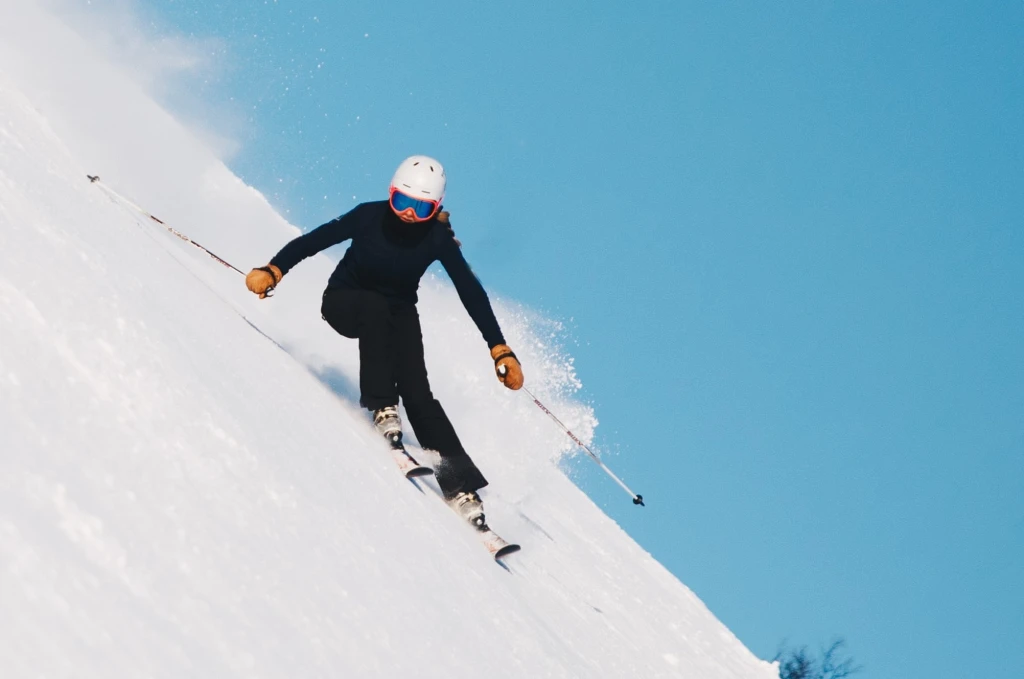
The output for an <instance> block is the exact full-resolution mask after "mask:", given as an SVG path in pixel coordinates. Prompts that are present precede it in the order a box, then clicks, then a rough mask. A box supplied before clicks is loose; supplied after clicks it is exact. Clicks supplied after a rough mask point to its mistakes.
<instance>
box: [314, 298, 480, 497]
mask: <svg viewBox="0 0 1024 679" xmlns="http://www.w3.org/2000/svg"><path fill="white" fill-rule="evenodd" d="M321 313H322V314H323V317H324V320H325V321H327V322H328V323H329V324H330V326H331V327H332V328H334V329H335V330H336V331H337V332H338V333H339V334H341V335H344V336H345V337H349V338H352V339H358V340H359V391H360V398H359V402H360V404H361V405H362V406H363V407H364V408H367V409H369V410H378V409H380V408H383V407H385V406H392V405H398V399H399V397H401V399H402V403H403V404H404V405H405V412H406V414H407V415H408V417H409V424H410V425H412V429H413V431H414V432H415V433H416V438H417V439H418V440H419V442H420V445H421V446H422V447H423V448H426V449H429V450H435V451H437V453H438V454H439V455H440V457H441V463H440V464H439V465H438V468H437V469H436V470H435V471H434V475H435V478H436V479H437V483H438V485H439V486H440V487H441V491H442V492H443V493H444V495H445V497H446V498H452V497H454V496H455V495H457V494H458V493H460V492H463V491H466V492H469V491H476V490H479V489H480V488H483V487H484V486H486V485H487V479H485V478H484V476H483V474H481V473H480V470H479V469H477V467H476V465H475V464H474V463H473V461H472V460H471V459H470V457H469V455H468V454H467V453H466V450H465V449H464V448H463V447H462V443H461V442H460V441H459V437H458V435H457V434H456V433H455V428H454V427H453V426H452V423H451V421H450V420H449V419H448V415H446V414H445V412H444V409H443V408H442V407H441V404H440V403H439V402H438V401H437V399H435V398H434V394H433V393H432V392H431V391H430V382H429V381H428V380H427V365H426V363H425V361H424V358H423V332H422V330H421V328H420V316H419V313H418V312H417V310H416V305H415V304H410V303H409V302H402V301H395V300H389V299H388V298H387V297H385V296H384V295H381V294H380V293H377V292H371V291H369V290H349V289H341V288H328V289H327V290H326V291H325V292H324V298H323V306H322V307H321Z"/></svg>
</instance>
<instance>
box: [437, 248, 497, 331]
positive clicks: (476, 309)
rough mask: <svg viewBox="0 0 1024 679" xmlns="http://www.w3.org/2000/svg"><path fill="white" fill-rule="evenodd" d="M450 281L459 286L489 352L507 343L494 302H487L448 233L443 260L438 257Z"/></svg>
mask: <svg viewBox="0 0 1024 679" xmlns="http://www.w3.org/2000/svg"><path fill="white" fill-rule="evenodd" d="M438 259H440V261H441V265H442V266H443V267H444V270H445V271H447V272H448V277H449V278H451V279H452V283H454V284H455V290H456V292H458V293H459V299H461V300H462V305H463V306H464V307H466V311H468V312H469V316H470V318H472V319H473V322H474V323H476V327H477V328H479V329H480V334H482V335H483V336H484V340H485V341H486V342H487V347H488V348H493V347H495V346H497V345H499V344H504V343H505V337H504V336H503V335H502V334H501V327H500V326H499V325H498V319H497V318H495V317H494V309H492V308H491V300H490V299H488V298H487V293H486V292H485V291H484V286H483V285H481V284H480V281H479V279H477V277H476V276H475V275H474V274H473V270H472V269H470V268H469V263H468V262H466V258H465V257H463V256H462V250H461V248H459V246H458V244H456V242H455V237H454V236H453V235H451V233H450V232H449V233H445V234H444V235H443V237H442V242H441V256H440V257H438Z"/></svg>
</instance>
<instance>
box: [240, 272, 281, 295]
mask: <svg viewBox="0 0 1024 679" xmlns="http://www.w3.org/2000/svg"><path fill="white" fill-rule="evenodd" d="M282 278H284V274H283V273H281V270H280V269H278V268H277V267H276V266H274V265H273V264H267V265H266V266H261V267H260V268H258V269H253V270H252V271H250V272H249V275H248V276H246V277H245V287H247V288H249V290H251V291H252V292H255V293H256V294H257V295H259V296H260V299H263V298H264V297H269V296H270V293H271V292H273V290H274V288H275V287H276V286H277V284H278V283H280V282H281V279H282Z"/></svg>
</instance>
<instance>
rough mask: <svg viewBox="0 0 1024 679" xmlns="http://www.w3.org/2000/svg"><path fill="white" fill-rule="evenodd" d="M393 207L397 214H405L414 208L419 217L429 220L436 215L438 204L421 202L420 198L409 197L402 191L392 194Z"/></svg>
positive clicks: (429, 201)
mask: <svg viewBox="0 0 1024 679" xmlns="http://www.w3.org/2000/svg"><path fill="white" fill-rule="evenodd" d="M391 207H393V208H394V209H395V212H404V211H405V210H408V209H409V208H412V211H413V212H414V213H416V216H417V217H419V218H420V219H427V218H429V217H430V216H431V215H432V214H434V210H435V209H436V208H437V203H436V202H434V201H432V200H420V199H419V198H413V197H411V196H407V195H405V194H404V193H402V192H401V191H395V192H394V193H392V194H391Z"/></svg>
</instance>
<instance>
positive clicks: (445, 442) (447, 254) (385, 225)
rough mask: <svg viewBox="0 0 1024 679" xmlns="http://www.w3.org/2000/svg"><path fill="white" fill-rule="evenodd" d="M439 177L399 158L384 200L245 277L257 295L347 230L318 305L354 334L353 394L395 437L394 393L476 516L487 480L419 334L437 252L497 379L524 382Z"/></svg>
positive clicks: (455, 493) (450, 488) (462, 510)
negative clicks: (435, 382) (446, 207)
mask: <svg viewBox="0 0 1024 679" xmlns="http://www.w3.org/2000/svg"><path fill="white" fill-rule="evenodd" d="M445 185H446V177H445V172H444V168H443V167H442V166H441V163H439V162H438V161H436V160H434V159H433V158H429V157H427V156H412V157H410V158H407V159H406V160H404V161H403V162H402V164H401V165H399V166H398V170H397V171H396V172H395V176H394V178H393V179H392V180H391V188H390V197H389V199H388V200H381V201H373V202H368V203H362V204H360V205H357V206H356V207H355V208H353V209H352V210H351V211H350V212H348V213H346V214H344V215H342V216H340V217H338V218H337V219H334V220H332V221H330V222H327V223H326V224H324V225H322V226H320V227H318V228H317V229H314V230H313V231H310V232H309V233H307V234H305V235H303V236H299V237H298V238H296V239H295V240H293V241H291V242H290V243H288V244H287V245H285V246H284V247H283V248H282V249H281V251H280V252H278V253H277V255H275V256H274V258H273V259H271V260H270V263H269V264H268V265H267V266H264V267H259V268H257V269H253V270H252V271H251V272H250V273H249V275H248V276H246V279H245V284H246V286H247V287H248V288H249V290H251V291H252V292H254V293H256V294H258V295H259V296H260V298H261V299H262V298H264V297H266V296H267V293H269V292H270V291H272V290H273V289H274V287H275V286H277V285H278V283H280V282H281V279H282V277H284V275H285V274H287V273H288V271H289V270H291V268H292V267H293V266H295V265H296V264H298V263H299V262H300V261H302V260H303V259H305V258H307V257H310V256H312V255H314V254H316V253H318V252H320V251H321V250H324V249H326V248H329V247H331V246H332V245H336V244H337V243H340V242H342V241H345V240H351V241H352V243H351V244H350V245H349V248H348V251H347V252H346V253H345V256H344V257H343V258H342V260H341V262H340V263H339V264H338V266H337V268H336V269H335V270H334V273H333V274H331V277H330V280H329V281H328V283H327V289H326V290H325V291H324V293H323V304H322V307H321V313H322V315H323V318H324V320H325V321H327V323H329V324H330V326H331V327H332V328H334V330H336V331H337V332H338V333H339V334H341V335H343V336H345V337H349V338H352V339H358V340H359V390H360V404H361V405H362V406H363V407H364V408H367V409H368V410H370V411H372V412H373V422H374V425H375V427H376V429H377V431H378V432H380V433H381V434H382V435H384V436H385V437H386V438H388V439H389V440H394V441H400V440H401V435H402V423H401V420H400V418H399V414H398V399H399V397H401V399H402V402H403V403H404V404H405V410H406V413H407V414H408V416H409V422H410V424H411V425H412V428H413V431H414V432H415V433H416V437H417V438H418V439H419V442H420V444H421V445H422V446H423V447H424V448H425V449H430V450H434V451H436V452H437V453H438V455H439V456H440V458H441V462H440V464H439V465H438V466H437V469H436V470H435V478H436V479H437V483H438V485H439V486H440V487H441V491H442V493H443V494H444V498H445V500H446V501H448V503H449V504H450V505H451V506H452V508H453V509H455V510H456V512H458V513H459V514H460V515H461V516H462V517H463V518H465V519H466V520H468V521H469V522H471V523H474V524H478V525H479V524H483V505H482V503H481V501H480V496H479V495H477V492H476V491H478V490H479V489H481V488H483V487H484V486H486V485H487V480H486V479H485V478H484V476H483V474H481V473H480V470H479V469H478V468H477V466H476V465H475V464H474V463H473V461H472V460H471V459H470V457H469V455H468V454H467V453H466V451H465V449H464V448H463V447H462V443H460V442H459V437H458V436H457V435H456V433H455V429H454V428H453V427H452V424H451V422H450V421H449V420H448V416H447V415H446V414H445V412H444V409H443V408H442V407H441V404H440V403H439V402H438V401H437V400H436V399H435V398H434V395H433V394H432V393H431V391H430V384H429V382H428V381H427V368H426V364H425V362H424V358H423V336H422V332H421V330H420V319H419V313H418V312H417V310H416V302H417V299H418V298H417V295H416V291H417V289H418V288H419V281H420V278H422V276H423V274H424V273H426V270H427V268H428V267H429V266H430V265H431V264H432V263H433V262H435V261H438V260H440V262H441V264H442V265H443V266H444V268H445V271H447V272H448V276H449V277H450V278H451V280H452V283H454V284H455V289H456V291H457V292H458V293H459V298H460V299H461V300H462V304H463V305H464V306H465V307H466V311H468V312H469V315H470V316H471V317H472V319H473V321H474V322H475V323H476V326H477V328H479V330H480V333H481V334H482V335H483V337H484V340H486V342H487V346H488V347H490V350H491V358H493V359H494V369H495V372H496V373H497V376H498V379H499V380H500V381H501V382H502V383H503V384H504V385H505V386H506V387H508V388H509V389H519V388H521V387H522V386H523V373H522V368H521V367H520V365H519V360H518V359H517V358H516V355H515V354H514V353H513V352H512V350H511V349H510V348H509V347H508V345H507V344H505V339H504V337H503V336H502V333H501V328H500V327H499V326H498V321H497V319H496V318H495V317H494V311H493V310H492V309H491V303H490V300H489V299H488V298H487V293H486V292H485V291H484V288H483V286H482V285H481V284H480V281H479V280H477V278H476V276H474V275H473V272H472V271H471V270H470V268H469V264H467V263H466V260H465V259H464V258H463V256H462V250H461V249H460V244H459V242H458V241H457V240H456V239H455V234H454V233H453V232H452V230H451V227H450V225H449V223H448V213H447V212H444V211H442V209H441V201H442V200H443V199H444V192H445Z"/></svg>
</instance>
